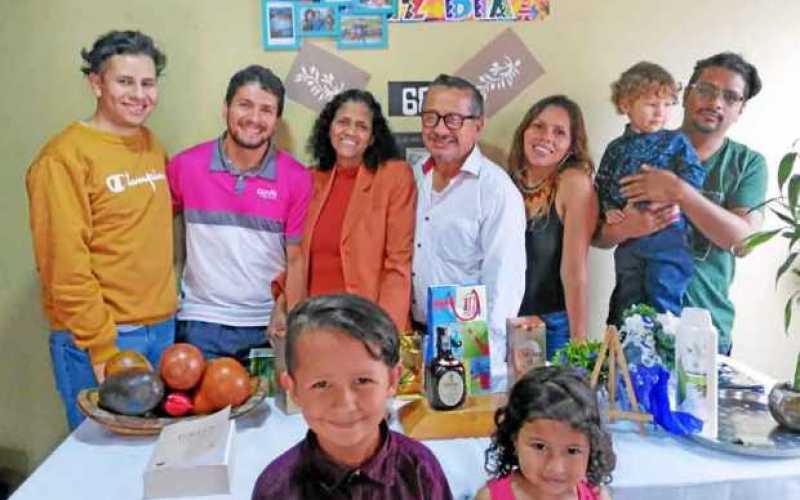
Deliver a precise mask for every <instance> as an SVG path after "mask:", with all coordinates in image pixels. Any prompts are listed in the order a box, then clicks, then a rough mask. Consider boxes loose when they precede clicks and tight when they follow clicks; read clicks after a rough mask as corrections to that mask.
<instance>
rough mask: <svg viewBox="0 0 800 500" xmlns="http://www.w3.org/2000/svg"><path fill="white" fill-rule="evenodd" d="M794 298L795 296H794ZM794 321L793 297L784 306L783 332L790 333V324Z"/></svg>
mask: <svg viewBox="0 0 800 500" xmlns="http://www.w3.org/2000/svg"><path fill="white" fill-rule="evenodd" d="M792 298H794V296H792ZM791 322H792V299H789V300H787V301H786V306H785V307H784V308H783V333H784V334H786V335H789V324H790V323H791Z"/></svg>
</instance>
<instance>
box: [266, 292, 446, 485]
mask: <svg viewBox="0 0 800 500" xmlns="http://www.w3.org/2000/svg"><path fill="white" fill-rule="evenodd" d="M399 358H400V352H399V343H398V332H397V328H396V327H395V325H394V322H393V321H392V320H391V319H390V318H389V316H388V315H387V314H386V313H385V312H383V310H381V309H380V307H378V306H377V305H375V304H373V303H372V302H370V301H368V300H366V299H363V298H360V297H357V296H355V295H346V294H342V295H322V296H317V297H314V298H312V299H309V300H308V301H306V302H304V303H303V304H301V305H300V306H298V307H297V308H295V309H294V310H293V311H292V312H291V313H290V314H289V318H288V320H287V332H286V367H287V370H288V373H284V374H282V376H281V383H282V384H283V385H284V387H286V388H287V390H288V391H289V393H290V394H291V395H292V397H293V398H294V400H295V401H296V402H297V404H298V406H300V408H301V409H302V411H303V417H304V418H305V420H306V422H307V423H308V426H309V431H308V434H307V435H306V438H305V439H304V440H303V441H301V442H300V443H298V444H297V445H295V446H294V447H292V448H291V449H290V450H289V451H287V452H286V453H284V454H283V455H281V456H280V457H278V458H277V459H275V460H274V461H273V462H272V463H271V464H269V465H268V466H267V468H266V469H265V470H264V472H262V473H261V475H260V476H259V478H258V480H257V481H256V484H255V487H254V489H253V497H252V498H253V500H262V499H281V500H292V499H327V498H333V499H351V498H359V499H365V500H368V499H376V500H377V499H389V498H391V499H399V500H401V499H411V498H415V499H423V498H424V499H426V500H427V499H430V500H439V499H442V500H446V499H452V498H453V496H452V493H451V492H450V487H449V486H448V484H447V479H446V478H445V476H444V473H443V472H442V469H441V466H440V465H439V462H438V461H437V460H436V457H434V455H433V453H431V451H430V450H429V449H428V448H426V447H425V446H424V445H423V444H422V443H419V442H417V441H415V440H413V439H410V438H408V437H405V436H403V435H402V434H398V433H396V432H394V431H391V430H389V428H388V425H387V424H386V420H385V417H386V402H387V401H388V400H389V398H391V397H392V396H393V395H394V393H395V391H396V390H397V384H398V381H399V379H400V366H399V365H398V361H399Z"/></svg>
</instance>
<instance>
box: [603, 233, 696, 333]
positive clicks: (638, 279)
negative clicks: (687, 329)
mask: <svg viewBox="0 0 800 500" xmlns="http://www.w3.org/2000/svg"><path fill="white" fill-rule="evenodd" d="M614 265H615V268H616V275H617V283H616V285H615V286H614V292H613V293H612V294H611V304H610V305H609V312H608V323H609V324H612V325H617V326H619V325H621V324H622V315H623V313H624V312H625V310H626V309H627V308H628V307H630V306H632V305H634V304H648V305H650V306H652V307H654V308H655V310H656V311H658V312H660V313H663V312H667V311H670V312H672V314H674V315H676V316H680V314H681V310H682V309H683V294H684V293H685V292H686V287H687V286H688V285H689V280H690V279H691V277H692V273H693V272H694V263H693V261H692V252H691V250H690V249H689V244H688V237H687V233H686V229H685V228H680V227H675V226H670V227H668V228H666V229H662V230H661V231H659V232H657V233H655V234H652V235H650V236H645V237H643V238H638V239H635V240H632V241H629V242H626V243H623V244H622V245H620V246H618V247H617V249H616V250H615V251H614Z"/></svg>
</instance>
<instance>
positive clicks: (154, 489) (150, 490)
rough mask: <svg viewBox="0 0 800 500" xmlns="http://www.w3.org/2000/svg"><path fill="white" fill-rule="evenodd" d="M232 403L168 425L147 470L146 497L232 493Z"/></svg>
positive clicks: (163, 430) (233, 432) (233, 431)
mask: <svg viewBox="0 0 800 500" xmlns="http://www.w3.org/2000/svg"><path fill="white" fill-rule="evenodd" d="M230 411H231V408H230V406H228V407H226V408H225V409H223V410H221V411H218V412H217V413H214V414H212V415H209V416H207V417H202V418H197V419H192V420H187V421H183V422H177V423H174V424H171V425H168V426H166V427H164V428H163V429H162V430H161V434H160V435H159V437H158V442H157V443H156V446H155V449H154V450H153V454H152V455H151V456H150V461H149V462H148V463H147V467H146V468H145V471H144V498H176V497H189V496H192V497H193V496H204V495H225V494H230V493H231V481H232V478H233V471H232V467H233V456H234V453H233V436H234V434H235V424H234V421H233V420H229V418H230Z"/></svg>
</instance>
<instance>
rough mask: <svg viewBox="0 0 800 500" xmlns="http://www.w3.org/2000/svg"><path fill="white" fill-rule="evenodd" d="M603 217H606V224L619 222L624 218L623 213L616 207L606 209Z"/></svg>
mask: <svg viewBox="0 0 800 500" xmlns="http://www.w3.org/2000/svg"><path fill="white" fill-rule="evenodd" d="M605 217H606V224H619V223H620V222H622V221H623V220H625V214H624V213H623V212H622V210H619V209H616V208H615V209H613V210H607V211H606V213H605Z"/></svg>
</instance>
